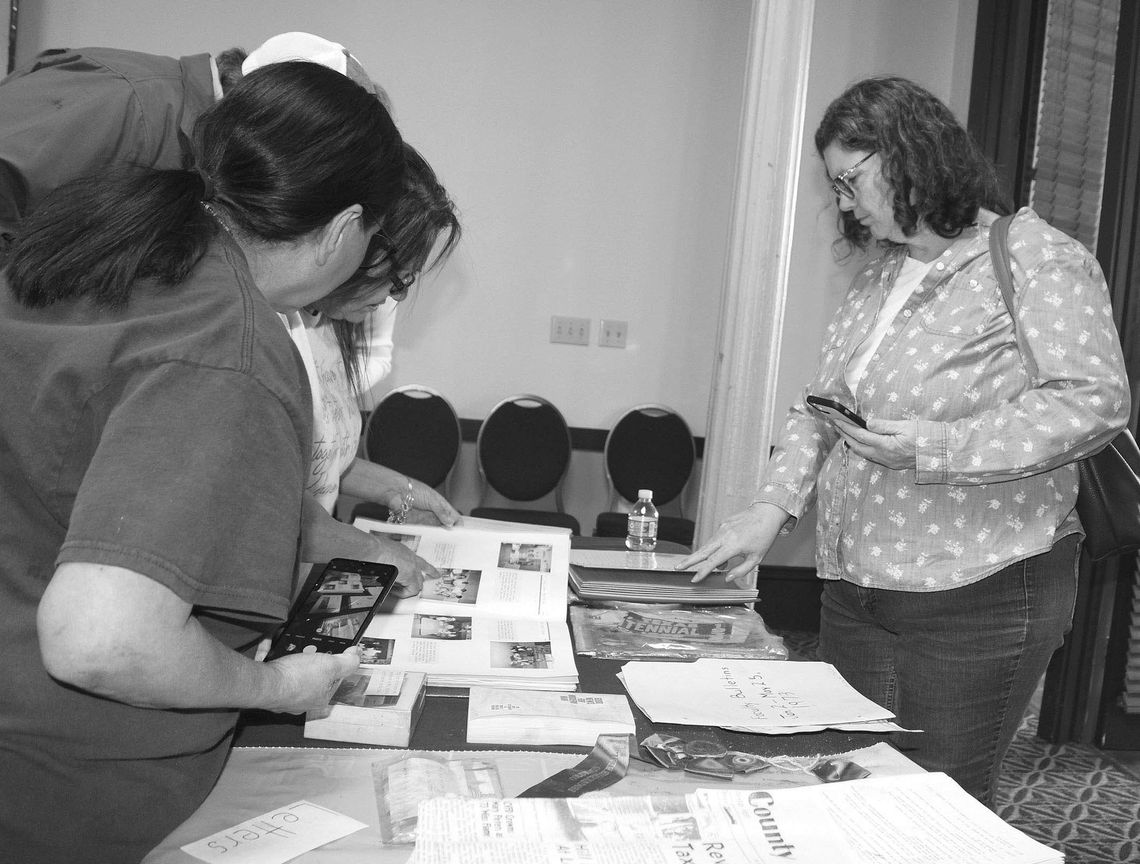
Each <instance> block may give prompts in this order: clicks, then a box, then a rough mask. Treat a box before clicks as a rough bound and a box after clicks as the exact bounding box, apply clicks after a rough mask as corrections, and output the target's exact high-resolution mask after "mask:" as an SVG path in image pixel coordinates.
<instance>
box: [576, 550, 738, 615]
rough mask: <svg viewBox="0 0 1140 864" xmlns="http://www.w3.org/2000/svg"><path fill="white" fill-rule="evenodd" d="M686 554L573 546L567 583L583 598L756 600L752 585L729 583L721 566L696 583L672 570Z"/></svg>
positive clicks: (699, 601) (703, 602) (690, 575)
mask: <svg viewBox="0 0 1140 864" xmlns="http://www.w3.org/2000/svg"><path fill="white" fill-rule="evenodd" d="M685 557H686V556H684V555H678V554H671V553H665V552H629V551H622V550H608V549H574V550H572V551H571V552H570V585H571V587H572V588H573V589H574V593H575V594H577V595H578V596H579V597H581V598H582V599H583V600H623V601H627V602H631V603H693V604H697V605H707V606H712V605H723V604H747V603H755V602H756V588H755V586H751V587H749V586H742V585H738V584H737V583H735V582H729V581H728V580H727V579H726V578H725V573H724V571H714V572H713V573H710V574H709V575H708V576H706V577H705V578H704V579H703V580H702V581H700V582H696V583H694V582H693V581H692V579H693V574H694V571H692V570H677V569H676V566H677V564H678V563H680V562H681V561H682V560H683V559H684V558H685Z"/></svg>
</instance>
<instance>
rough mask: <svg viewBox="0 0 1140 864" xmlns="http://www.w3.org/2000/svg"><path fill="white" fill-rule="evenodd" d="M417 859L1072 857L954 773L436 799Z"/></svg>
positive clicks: (499, 863) (485, 863) (703, 862)
mask: <svg viewBox="0 0 1140 864" xmlns="http://www.w3.org/2000/svg"><path fill="white" fill-rule="evenodd" d="M788 665H793V664H788ZM797 665H798V664H797ZM412 860H413V861H415V862H416V864H450V862H453V861H464V862H467V864H492V862H493V864H505V862H508V861H528V862H538V861H551V862H553V861H557V862H559V864H661V862H681V861H685V862H691V864H730V862H749V864H765V862H776V861H797V862H800V864H914V862H916V861H921V862H923V864H1062V861H1063V860H1064V856H1063V855H1062V854H1061V853H1060V852H1058V851H1057V850H1055V849H1050V848H1049V847H1048V846H1045V845H1043V844H1041V843H1038V842H1037V841H1036V840H1033V839H1032V838H1030V837H1028V836H1026V835H1025V834H1023V833H1022V832H1021V831H1018V830H1017V829H1016V828H1014V827H1013V826H1011V825H1007V824H1006V823H1005V822H1003V821H1002V820H1001V818H1000V817H999V816H998V815H997V814H995V813H994V812H993V811H991V810H989V809H988V808H986V806H985V805H983V804H982V803H981V802H979V801H978V800H976V799H975V798H973V797H971V796H970V795H969V794H968V793H967V792H966V791H965V790H963V789H962V787H961V786H959V785H958V784H957V783H955V782H954V781H953V780H951V779H950V778H949V777H947V776H946V775H945V774H909V775H902V776H896V777H881V778H867V779H864V780H854V781H851V782H846V783H825V784H822V785H820V786H802V787H799V788H795V789H771V790H762V789H750V790H746V789H740V790H736V789H726V788H724V787H721V788H719V789H698V790H697V791H696V792H694V793H692V794H688V795H645V796H638V797H621V796H612V797H605V796H586V797H582V798H521V799H519V798H515V799H506V798H474V799H472V798H468V799H458V798H433V799H431V800H430V801H425V802H424V803H423V804H421V805H420V810H419V826H418V836H417V839H416V851H415V854H414V856H413V859H412Z"/></svg>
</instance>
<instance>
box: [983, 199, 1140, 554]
mask: <svg viewBox="0 0 1140 864" xmlns="http://www.w3.org/2000/svg"><path fill="white" fill-rule="evenodd" d="M1012 220H1013V217H1012V216H1003V217H1002V218H1000V219H998V220H996V221H995V222H994V223H993V225H991V226H990V257H991V258H992V260H993V268H994V275H995V276H996V277H997V280H998V285H999V286H1000V287H1001V296H1002V299H1003V300H1004V301H1005V306H1006V309H1008V310H1009V315H1010V317H1011V318H1012V319H1013V329H1014V332H1015V333H1016V334H1017V345H1018V349H1019V350H1020V351H1021V359H1022V361H1023V362H1024V363H1025V368H1026V370H1027V371H1028V372H1029V377H1030V378H1031V379H1032V380H1034V381H1036V380H1037V378H1038V371H1037V362H1036V361H1035V360H1034V359H1033V355H1032V354H1031V353H1030V352H1029V347H1028V346H1027V345H1026V344H1025V340H1024V338H1023V336H1022V334H1021V328H1020V327H1018V325H1017V313H1016V311H1015V307H1014V303H1013V271H1011V270H1010V267H1009V244H1008V241H1007V237H1008V235H1009V223H1010V222H1011V221H1012ZM1077 469H1078V471H1079V472H1080V481H1081V486H1080V491H1079V492H1078V494H1077V515H1078V516H1080V517H1081V524H1082V525H1084V528H1085V543H1084V548H1085V551H1086V552H1088V555H1089V557H1090V558H1092V560H1093V561H1101V560H1103V559H1105V558H1111V557H1112V556H1113V555H1123V554H1125V553H1127V552H1135V551H1137V550H1138V549H1140V449H1137V447H1136V440H1135V439H1134V438H1133V437H1132V433H1131V432H1129V431H1128V430H1127V429H1125V430H1124V431H1123V432H1121V433H1120V434H1119V435H1117V436H1116V437H1115V438H1113V439H1112V440H1111V441H1109V442H1108V444H1107V445H1106V446H1105V447H1104V448H1103V449H1101V450H1099V451H1097V452H1096V453H1094V454H1093V455H1091V456H1087V457H1085V458H1084V459H1082V460H1081V461H1080V462H1078V463H1077Z"/></svg>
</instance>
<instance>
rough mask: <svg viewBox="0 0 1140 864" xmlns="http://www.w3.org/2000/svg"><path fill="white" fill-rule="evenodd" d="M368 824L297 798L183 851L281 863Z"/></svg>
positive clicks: (241, 862) (240, 863)
mask: <svg viewBox="0 0 1140 864" xmlns="http://www.w3.org/2000/svg"><path fill="white" fill-rule="evenodd" d="M367 827H368V826H367V825H365V824H364V823H363V822H358V821H357V820H355V819H353V818H351V817H349V816H345V815H344V814H343V813H337V812H336V811H335V810H329V809H328V808H327V807H322V806H320V805H319V804H313V803H312V802H310V801H296V802H294V803H293V804H287V805H285V806H284V807H278V808H277V809H276V810H271V811H269V812H268V813H264V814H262V815H261V816H256V817H254V818H253V819H248V820H246V821H245V822H242V823H241V824H240V825H235V826H234V827H233V828H228V829H226V830H225V831H219V832H218V833H217V834H211V835H210V836H209V837H206V838H204V839H202V840H198V841H196V842H194V843H188V844H186V845H185V846H183V847H182V851H183V852H185V853H186V854H187V855H193V856H194V857H195V858H198V859H199V860H201V861H210V862H216V861H230V862H235V864H282V862H285V861H289V860H290V859H292V858H296V857H297V856H298V855H303V854H304V853H306V852H309V851H310V850H313V849H316V848H317V847H318V846H324V845H325V844H326V843H331V842H332V841H333V840H339V839H340V838H341V837H345V836H347V835H349V834H351V833H353V832H354V831H359V830H360V829H361V828H367Z"/></svg>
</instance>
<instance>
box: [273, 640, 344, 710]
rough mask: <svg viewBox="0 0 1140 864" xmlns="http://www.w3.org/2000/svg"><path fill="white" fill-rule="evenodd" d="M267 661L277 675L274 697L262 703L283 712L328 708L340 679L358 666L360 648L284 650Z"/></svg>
mask: <svg viewBox="0 0 1140 864" xmlns="http://www.w3.org/2000/svg"><path fill="white" fill-rule="evenodd" d="M265 665H266V668H267V669H272V670H273V671H274V672H276V673H277V674H278V676H279V678H278V682H279V684H278V687H277V688H276V693H275V699H274V701H273V702H270V703H269V704H267V705H264V706H260V707H264V708H265V710H267V711H278V712H281V713H284V714H304V713H305V712H307V711H317V710H320V709H327V708H328V704H329V700H330V699H332V697H333V694H334V693H335V692H336V688H337V685H338V684H340V682H341V680H342V679H344V678H346V677H348V676H349V675H351V674H352V673H353V672H355V671H356V669H357V667H359V666H360V648H359V647H356V646H353V647H352V648H348V649H346V650H345V651H344V652H343V653H341V654H287V655H285V656H284V657H279V658H278V659H276V660H273V661H271V662H269V663H267V664H265Z"/></svg>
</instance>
